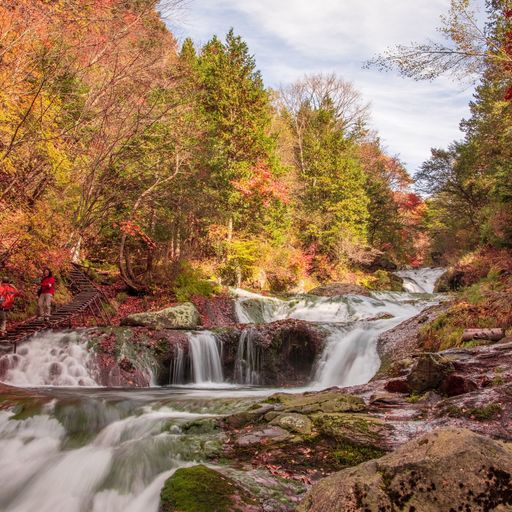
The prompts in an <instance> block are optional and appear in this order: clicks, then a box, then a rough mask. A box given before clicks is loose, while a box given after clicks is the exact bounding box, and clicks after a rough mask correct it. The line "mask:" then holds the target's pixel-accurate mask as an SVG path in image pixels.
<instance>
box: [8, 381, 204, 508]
mask: <svg viewBox="0 0 512 512" xmlns="http://www.w3.org/2000/svg"><path fill="white" fill-rule="evenodd" d="M98 392H99V393H101V391H98ZM107 400H108V399H107ZM89 403H90V399H89V398H87V397H84V396H83V395H79V394H77V395H74V399H73V400H72V401H70V400H68V399H64V400H61V399H59V398H58V397H57V398H55V401H54V402H52V403H51V404H49V405H47V406H46V407H45V410H44V411H41V412H35V413H34V414H33V415H31V416H29V417H27V418H25V419H16V418H15V417H13V414H14V413H13V412H9V411H3V410H2V411H0V453H2V457H1V458H0V489H1V491H0V510H2V511H6V512H33V511H37V512H54V511H65V512H83V511H89V512H105V511H108V512H157V511H158V509H159V503H160V492H161V489H162V486H163V484H164V482H165V480H166V479H167V478H168V477H169V476H170V475H171V474H172V473H173V472H174V471H175V470H176V469H177V468H178V467H183V466H187V465H190V464H191V462H189V461H192V460H194V459H195V458H196V457H197V454H194V453H193V451H191V446H192V445H193V442H194V441H193V439H194V438H193V437H192V436H188V437H187V436H186V435H178V434H180V432H181V429H180V425H181V424H182V423H184V422H187V421H191V420H195V419H198V418H206V417H210V416H211V415H209V414H195V413H194V414H192V413H185V412H179V411H175V410H174V409H172V408H169V407H168V406H162V405H157V406H156V407H157V409H153V408H152V406H151V405H150V404H146V403H144V402H142V403H141V402H140V401H137V400H136V401H130V400H124V401H122V402H120V401H119V400H117V399H116V398H114V399H113V400H112V401H110V402H106V401H105V400H104V399H103V400H102V399H100V400H96V401H95V403H96V404H97V407H96V408H95V409H93V410H91V409H90V408H89V407H88V404H89ZM63 409H65V410H66V412H67V414H63V412H62V411H63ZM77 418H80V419H81V420H80V421H78V422H77ZM82 419H84V421H82ZM170 425H171V428H170ZM205 439H208V437H206V438H205ZM196 444H197V441H196ZM196 450H197V449H196Z"/></svg>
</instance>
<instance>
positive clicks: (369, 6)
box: [173, 0, 471, 172]
mask: <svg viewBox="0 0 512 512" xmlns="http://www.w3.org/2000/svg"><path fill="white" fill-rule="evenodd" d="M448 6H449V0H364V1H362V0H317V1H316V2H313V1H311V0H281V1H279V0H215V1H212V0H192V1H191V3H190V5H189V11H188V13H187V15H186V19H185V20H184V21H182V22H181V23H180V24H179V25H178V26H177V27H176V26H175V27H173V28H174V29H175V31H176V29H177V32H178V36H181V37H184V36H191V37H192V38H193V39H194V40H196V41H197V42H198V43H204V42H206V41H207V40H208V39H209V38H210V37H211V36H212V35H213V34H214V33H216V34H218V35H219V36H223V35H224V34H225V33H226V32H227V31H228V30H229V29H230V28H231V27H233V28H234V29H235V32H236V33H238V34H240V35H242V37H243V38H244V39H245V40H246V41H247V43H248V44H249V47H250V50H251V52H252V53H254V54H255V56H256V60H257V64H258V67H259V68H260V69H261V71H262V74H263V78H264V80H265V82H266V83H267V84H268V85H270V86H273V87H276V86H278V85H279V84H281V83H284V84H286V83H289V82H292V81H293V80H295V79H297V78H299V77H300V76H302V75H303V74H305V73H314V72H320V71H325V72H330V71H335V72H337V73H338V74H339V75H340V76H343V77H344V78H345V79H348V80H351V81H352V82H354V83H355V85H356V86H357V87H358V88H359V89H360V90H361V91H362V92H363V94H364V96H365V98H367V99H368V100H369V101H370V102H371V104H372V111H373V123H374V125H375V127H376V128H377V129H378V131H379V133H380V135H381V137H382V139H383V141H384V142H385V143H386V145H387V146H388V148H389V150H390V151H391V152H393V153H399V154H400V155H401V157H402V160H404V161H405V162H406V163H407V165H408V168H409V170H410V171H411V172H414V170H415V169H416V168H417V167H418V165H419V164H420V163H421V162H422V161H423V160H425V159H426V158H428V157H429V154H430V147H431V146H447V145H448V144H449V143H450V142H451V141H452V140H453V139H457V138H460V137H461V133H460V132H459V130H458V126H459V122H460V120H461V118H462V117H464V116H467V112H468V110H467V104H468V101H469V98H470V95H471V91H469V90H467V89H466V90H464V89H463V88H462V86H461V85H460V84H456V83H452V82H450V81H449V80H447V79H440V80H437V81H435V82H433V83H425V82H414V81H411V80H405V79H402V78H399V77H397V76H396V75H393V74H392V73H379V72H377V71H376V70H374V69H370V70H366V69H362V66H363V63H364V62H365V61H366V60H367V59H369V58H371V57H372V56H373V55H375V54H376V53H378V52H381V51H382V50H384V49H385V48H386V47H389V46H393V45H395V44H398V43H409V42H411V41H424V40H425V39H428V38H430V39H436V38H438V37H439V34H438V32H437V31H436V27H437V26H438V25H439V16H440V14H442V13H444V12H446V11H447V9H448Z"/></svg>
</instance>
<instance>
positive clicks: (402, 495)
mask: <svg viewBox="0 0 512 512" xmlns="http://www.w3.org/2000/svg"><path fill="white" fill-rule="evenodd" d="M511 474H512V448H511V446H510V445H505V444H502V443H500V442H497V441H493V440H492V439H489V438H487V437H484V436H480V435H478V434H475V433H473V432H471V431H469V430H458V429H452V428H447V429H441V430H437V431H435V432H432V433H429V434H427V435H425V436H422V437H420V438H417V439H415V440H413V441H411V442H409V443H407V444H405V445H403V446H402V447H400V448H399V449H398V450H396V451H395V452H393V453H390V454H388V455H385V456H384V457H382V458H380V459H378V460H372V461H369V462H365V463H363V464H361V465H359V466H357V467H354V468H349V469H345V470H343V471H340V472H338V473H335V474H333V475H331V476H330V477H328V478H325V479H324V480H321V481H320V482H319V483H317V484H316V485H314V486H313V488H312V489H311V490H310V492H309V493H308V494H307V495H306V497H305V499H304V500H303V501H302V503H301V504H300V506H299V508H298V512H338V511H342V510H347V511H348V510H350V511H354V512H355V511H365V512H379V511H381V510H389V511H395V510H396V511H398V510H408V511H416V512H435V511H441V510H443V511H444V510H445V511H449V510H474V511H478V510H480V511H483V510H487V511H505V510H511V507H512V477H511Z"/></svg>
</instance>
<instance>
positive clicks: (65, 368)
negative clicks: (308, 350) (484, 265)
mask: <svg viewBox="0 0 512 512" xmlns="http://www.w3.org/2000/svg"><path fill="white" fill-rule="evenodd" d="M440 274H441V270H440V269H422V270H417V271H403V272H400V273H399V275H400V276H401V277H402V278H403V279H404V283H405V288H406V289H407V291H406V292H401V293H398V292H379V293H373V294H372V295H371V296H369V297H363V296H355V295H353V296H344V297H332V298H323V297H314V296H310V295H300V296H296V297H293V298H290V299H287V300H281V299H276V298H268V297H263V296H261V295H257V294H252V293H249V292H245V291H242V290H234V291H233V293H234V295H235V297H236V299H235V300H236V312H237V315H238V320H239V322H241V323H248V324H253V323H264V322H271V321H274V320H282V319H286V318H295V319H301V320H306V321H311V322H315V323H316V324H320V325H322V326H323V327H324V328H325V329H327V330H328V332H329V335H328V337H327V340H326V345H325V349H324V351H323V353H322V354H321V356H320V357H319V358H318V361H316V364H315V372H314V375H312V379H311V382H310V384H309V385H308V386H307V388H302V389H300V390H299V389H297V390H296V391H304V390H305V389H309V390H312V389H323V388H326V387H330V386H350V385H355V384H362V383H365V382H368V381H369V380H370V379H371V378H372V377H373V375H374V374H375V373H376V372H377V370H378V368H379V364H380V361H379V357H378V354H377V339H378V337H379V335H380V334H381V333H383V332H385V331H386V330H389V329H391V328H392V327H394V326H396V325H398V324H399V323H400V322H402V321H404V320H406V319H408V318H410V317H412V316H414V315H415V314H417V313H418V312H420V311H421V310H422V309H423V308H425V307H426V306H428V305H430V304H433V303H435V302H436V301H438V300H439V299H438V298H437V297H436V296H434V295H433V294H432V292H433V289H434V283H435V281H436V279H437V278H438V277H439V276H440ZM254 336H255V330H254V329H252V328H248V329H246V330H245V331H244V332H243V334H242V336H241V337H240V341H239V345H238V350H237V353H236V362H235V367H234V378H233V380H234V382H226V381H225V377H224V372H223V367H222V351H223V346H222V344H221V343H220V342H219V340H218V339H217V338H216V337H215V334H214V333H213V332H209V331H201V332H199V331H198V332H190V333H188V334H187V339H188V347H185V348H186V350H185V349H184V348H179V349H178V350H177V352H176V356H175V359H174V360H173V361H172V362H171V366H170V369H169V370H170V374H171V381H170V384H171V385H170V386H168V387H161V388H148V389H144V390H140V389H107V388H102V387H99V386H98V384H97V382H98V379H97V371H96V368H95V362H94V357H92V356H91V354H90V352H89V351H88V350H87V339H86V336H84V334H79V333H45V334H42V335H40V336H38V337H35V338H34V339H33V340H31V342H30V343H27V344H24V345H22V346H21V347H20V349H19V351H18V354H16V355H9V356H4V357H2V358H0V379H1V380H2V381H3V382H5V383H7V384H10V385H13V386H18V387H24V388H37V393H38V395H39V396H41V397H42V398H34V399H27V400H30V401H29V402H28V403H29V407H24V408H23V410H19V409H17V408H14V409H12V410H0V453H1V454H2V456H1V458H0V511H5V512H55V511H66V512H121V511H122V512H157V511H158V508H159V495H160V490H161V488H162V485H163V483H164V482H165V480H166V479H167V478H168V477H169V476H170V475H171V474H172V472H173V471H175V470H176V468H178V467H183V466H186V465H190V464H193V463H195V462H198V461H201V460H205V458H206V456H207V455H208V454H209V453H213V452H214V451H215V450H216V449H218V447H219V446H220V444H221V443H222V439H221V438H219V434H218V433H214V432H211V431H209V430H208V429H206V430H201V429H199V431H198V430H197V429H194V428H193V425H194V424H195V423H194V422H197V421H203V422H204V421H208V418H211V417H215V416H217V415H224V414H227V413H231V412H235V411H237V410H241V409H243V408H245V407H247V405H248V404H250V403H251V402H252V401H253V400H254V399H255V397H261V396H266V395H269V394H271V393H273V392H275V391H277V389H271V388H265V387H263V386H260V384H261V375H260V369H261V368H260V366H261V352H260V349H258V347H257V346H256V344H255V343H254V339H253V337H254ZM141 364H144V365H146V366H147V371H148V372H149V373H150V372H151V368H150V366H151V365H150V363H144V362H141ZM187 378H188V383H187V382H186V379H187ZM286 391H288V392H293V391H294V390H293V389H287V390H286Z"/></svg>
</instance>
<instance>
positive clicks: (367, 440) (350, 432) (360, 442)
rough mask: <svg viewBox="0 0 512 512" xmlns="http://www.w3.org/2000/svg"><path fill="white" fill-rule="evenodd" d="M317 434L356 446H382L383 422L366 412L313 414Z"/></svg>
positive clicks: (384, 427) (384, 426)
mask: <svg viewBox="0 0 512 512" xmlns="http://www.w3.org/2000/svg"><path fill="white" fill-rule="evenodd" d="M311 419H312V420H313V424H314V426H315V429H316V430H317V431H318V432H319V434H321V435H324V436H327V437H330V438H332V439H335V440H336V441H338V442H343V443H349V444H351V445H357V446H369V447H379V448H381V447H383V437H382V434H383V432H384V430H385V429H386V428H387V427H386V425H385V423H384V422H382V421H381V420H379V419H377V418H373V417H371V416H368V415H366V414H345V413H332V414H314V415H313V416H311Z"/></svg>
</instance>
